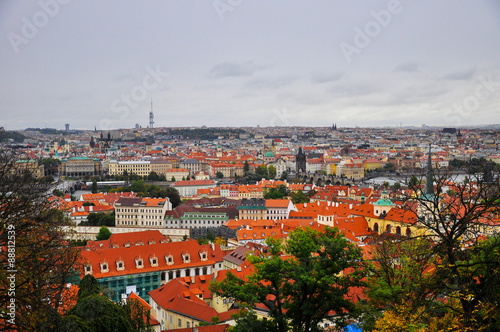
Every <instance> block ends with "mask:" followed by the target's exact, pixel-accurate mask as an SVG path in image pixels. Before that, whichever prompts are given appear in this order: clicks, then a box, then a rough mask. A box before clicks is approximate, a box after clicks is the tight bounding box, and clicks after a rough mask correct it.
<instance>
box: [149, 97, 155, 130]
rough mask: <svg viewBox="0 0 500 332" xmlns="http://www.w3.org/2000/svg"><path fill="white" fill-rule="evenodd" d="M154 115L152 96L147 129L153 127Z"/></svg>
mask: <svg viewBox="0 0 500 332" xmlns="http://www.w3.org/2000/svg"><path fill="white" fill-rule="evenodd" d="M154 123H155V122H154V115H153V98H151V111H150V112H149V129H153V125H154Z"/></svg>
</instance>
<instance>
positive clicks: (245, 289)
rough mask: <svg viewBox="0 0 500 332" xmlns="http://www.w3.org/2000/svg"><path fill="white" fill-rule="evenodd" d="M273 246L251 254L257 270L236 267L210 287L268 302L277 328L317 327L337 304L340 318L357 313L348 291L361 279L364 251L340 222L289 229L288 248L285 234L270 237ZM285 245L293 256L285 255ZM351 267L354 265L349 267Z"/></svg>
mask: <svg viewBox="0 0 500 332" xmlns="http://www.w3.org/2000/svg"><path fill="white" fill-rule="evenodd" d="M266 244H267V245H268V250H267V252H265V253H262V255H254V256H249V260H250V261H251V263H252V264H253V265H254V267H255V272H254V273H253V274H251V275H249V276H248V277H247V278H246V279H240V278H239V277H237V276H235V275H234V274H232V273H231V272H229V273H228V274H227V277H226V278H225V279H224V280H223V281H221V282H215V283H213V284H212V285H211V289H212V290H213V291H214V292H215V293H217V294H218V295H220V296H223V297H228V298H234V299H235V300H237V301H240V302H241V304H242V305H244V306H248V307H249V308H252V307H253V306H254V305H255V304H256V303H262V304H264V305H265V306H266V307H267V308H268V310H269V315H270V317H271V318H272V319H273V320H272V324H274V326H275V328H276V329H277V330H278V331H281V332H284V331H288V330H289V327H290V329H291V330H292V331H318V330H319V328H318V323H319V322H321V321H322V320H323V319H325V318H326V317H327V316H328V313H329V312H330V311H331V310H333V311H335V312H336V313H337V317H336V319H335V320H336V322H337V323H338V324H339V326H343V325H345V319H346V318H347V317H349V316H352V315H354V314H355V311H356V310H355V305H354V303H353V302H352V301H351V300H350V298H349V297H348V296H347V294H348V292H349V291H350V289H351V287H358V286H361V285H362V282H361V281H360V278H361V273H360V268H361V263H360V261H361V258H362V255H361V251H360V249H359V248H358V247H356V246H355V245H354V244H351V243H350V242H349V241H348V240H347V239H346V238H345V237H344V236H343V235H342V234H341V233H340V232H339V230H338V229H336V228H330V227H325V229H324V232H319V231H317V230H315V229H310V228H305V229H302V228H299V229H297V230H295V231H293V232H291V233H290V234H289V237H288V240H287V244H286V248H285V247H284V246H283V244H282V241H281V240H280V239H273V238H268V239H267V240H266ZM283 251H285V252H286V254H288V256H285V257H284V256H282V253H283ZM347 269H350V270H351V271H350V272H349V273H345V274H344V273H342V272H345V271H346V270H347Z"/></svg>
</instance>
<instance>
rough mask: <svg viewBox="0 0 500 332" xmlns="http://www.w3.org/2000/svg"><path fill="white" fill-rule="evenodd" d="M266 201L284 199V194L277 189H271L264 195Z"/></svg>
mask: <svg viewBox="0 0 500 332" xmlns="http://www.w3.org/2000/svg"><path fill="white" fill-rule="evenodd" d="M264 198H265V199H282V198H283V194H282V193H281V192H280V191H279V190H278V189H277V188H271V189H269V190H268V191H267V192H266V194H265V195H264Z"/></svg>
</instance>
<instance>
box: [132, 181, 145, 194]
mask: <svg viewBox="0 0 500 332" xmlns="http://www.w3.org/2000/svg"><path fill="white" fill-rule="evenodd" d="M130 191H133V192H136V193H145V192H147V190H146V184H145V183H144V180H134V181H132V184H131V185H130Z"/></svg>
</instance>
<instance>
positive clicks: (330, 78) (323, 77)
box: [311, 73, 344, 83]
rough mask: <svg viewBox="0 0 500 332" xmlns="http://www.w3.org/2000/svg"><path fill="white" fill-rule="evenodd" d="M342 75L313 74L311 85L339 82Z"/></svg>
mask: <svg viewBox="0 0 500 332" xmlns="http://www.w3.org/2000/svg"><path fill="white" fill-rule="evenodd" d="M343 76H344V75H343V74H342V73H331V74H325V73H321V74H314V75H312V77H311V82H312V83H328V82H335V81H338V80H340V79H341V78H342V77H343Z"/></svg>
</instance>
